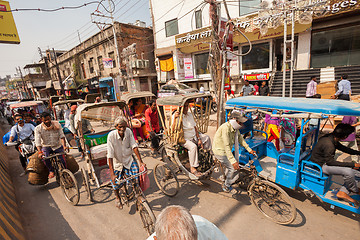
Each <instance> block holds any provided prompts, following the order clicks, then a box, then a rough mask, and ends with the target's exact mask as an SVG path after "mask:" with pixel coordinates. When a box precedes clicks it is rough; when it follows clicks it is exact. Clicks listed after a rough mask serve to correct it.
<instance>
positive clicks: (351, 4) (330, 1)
mask: <svg viewBox="0 0 360 240" xmlns="http://www.w3.org/2000/svg"><path fill="white" fill-rule="evenodd" d="M315 2H316V3H324V4H325V9H326V12H325V13H324V14H322V15H319V16H317V15H314V19H319V18H324V17H330V16H334V15H338V14H342V13H346V12H350V11H354V10H357V9H360V1H359V0H327V1H321V0H320V1H315Z"/></svg>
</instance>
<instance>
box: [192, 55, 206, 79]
mask: <svg viewBox="0 0 360 240" xmlns="http://www.w3.org/2000/svg"><path fill="white" fill-rule="evenodd" d="M208 58H209V53H208V52H207V53H200V54H196V55H195V56H194V60H195V73H196V75H201V74H209V73H210V71H209V69H208Z"/></svg>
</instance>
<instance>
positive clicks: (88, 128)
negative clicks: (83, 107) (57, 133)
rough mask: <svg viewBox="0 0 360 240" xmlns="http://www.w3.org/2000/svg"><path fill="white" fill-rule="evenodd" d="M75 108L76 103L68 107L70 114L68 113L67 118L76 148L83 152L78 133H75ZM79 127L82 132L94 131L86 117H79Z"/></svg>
mask: <svg viewBox="0 0 360 240" xmlns="http://www.w3.org/2000/svg"><path fill="white" fill-rule="evenodd" d="M76 109H77V105H72V106H71V108H70V115H69V120H70V132H71V133H72V134H74V139H75V141H76V144H77V146H78V150H79V152H81V153H83V150H82V148H81V144H80V140H79V137H78V133H77V129H76V128H75V114H76ZM81 129H82V133H83V134H89V133H91V132H95V131H94V129H93V128H92V126H91V124H90V121H89V120H87V119H83V118H82V119H81Z"/></svg>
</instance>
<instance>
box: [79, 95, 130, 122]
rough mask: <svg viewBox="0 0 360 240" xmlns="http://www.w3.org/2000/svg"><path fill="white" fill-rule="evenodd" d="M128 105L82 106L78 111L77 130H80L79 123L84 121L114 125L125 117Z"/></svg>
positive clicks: (99, 104) (102, 104) (93, 104)
mask: <svg viewBox="0 0 360 240" xmlns="http://www.w3.org/2000/svg"><path fill="white" fill-rule="evenodd" d="M125 106H126V103H125V102H123V101H121V102H108V103H91V104H81V105H80V106H78V108H77V109H76V115H75V128H78V122H79V121H81V120H82V118H84V119H88V120H96V121H105V122H106V123H111V124H112V123H114V121H115V119H116V118H118V117H120V116H125V112H124V110H125V108H124V107H125Z"/></svg>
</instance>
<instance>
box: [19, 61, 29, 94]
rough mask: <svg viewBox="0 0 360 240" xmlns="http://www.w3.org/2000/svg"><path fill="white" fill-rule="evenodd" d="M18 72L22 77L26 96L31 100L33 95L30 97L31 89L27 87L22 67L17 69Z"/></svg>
mask: <svg viewBox="0 0 360 240" xmlns="http://www.w3.org/2000/svg"><path fill="white" fill-rule="evenodd" d="M16 71H17V72H18V74H19V75H20V78H21V81H22V84H23V89H24V91H25V96H26V98H30V97H31V95H30V93H29V89H28V88H27V86H26V83H25V80H24V76H23V74H22V72H21V68H20V66H18V67H17V68H16Z"/></svg>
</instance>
